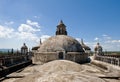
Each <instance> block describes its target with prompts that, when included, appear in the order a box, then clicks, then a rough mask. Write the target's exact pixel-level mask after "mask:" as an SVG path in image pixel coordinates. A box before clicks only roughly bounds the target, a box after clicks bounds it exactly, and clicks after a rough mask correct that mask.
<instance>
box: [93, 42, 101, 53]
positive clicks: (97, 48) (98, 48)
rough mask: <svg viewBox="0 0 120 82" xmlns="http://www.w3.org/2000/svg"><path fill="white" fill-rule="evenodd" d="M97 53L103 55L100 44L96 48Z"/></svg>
mask: <svg viewBox="0 0 120 82" xmlns="http://www.w3.org/2000/svg"><path fill="white" fill-rule="evenodd" d="M94 51H95V53H98V54H101V53H102V46H100V44H99V43H97V45H96V46H95V48H94Z"/></svg>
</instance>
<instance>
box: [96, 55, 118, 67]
mask: <svg viewBox="0 0 120 82" xmlns="http://www.w3.org/2000/svg"><path fill="white" fill-rule="evenodd" d="M95 60H98V61H102V62H106V63H110V64H113V65H116V66H120V58H116V57H110V56H101V55H95Z"/></svg>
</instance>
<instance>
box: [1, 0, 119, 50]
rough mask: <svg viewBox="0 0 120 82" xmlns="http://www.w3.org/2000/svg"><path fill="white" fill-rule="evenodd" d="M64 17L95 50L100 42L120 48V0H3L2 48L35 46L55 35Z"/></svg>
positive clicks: (70, 28)
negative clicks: (24, 45) (25, 45)
mask: <svg viewBox="0 0 120 82" xmlns="http://www.w3.org/2000/svg"><path fill="white" fill-rule="evenodd" d="M61 19H62V20H63V22H64V24H65V25H66V26H67V27H66V28H67V31H68V35H69V36H72V37H74V38H76V39H77V40H80V39H81V38H83V40H84V42H85V44H87V45H88V46H90V47H91V48H92V50H93V48H94V46H95V44H96V42H100V44H101V45H102V46H103V50H112V51H120V37H119V35H120V0H0V48H14V49H20V47H21V46H22V44H23V43H24V42H25V43H26V44H27V46H28V47H29V48H32V47H33V46H36V45H38V44H39V39H40V38H41V39H42V41H44V40H45V39H46V38H48V37H50V36H54V35H55V31H56V26H57V24H58V23H59V21H60V20H61Z"/></svg>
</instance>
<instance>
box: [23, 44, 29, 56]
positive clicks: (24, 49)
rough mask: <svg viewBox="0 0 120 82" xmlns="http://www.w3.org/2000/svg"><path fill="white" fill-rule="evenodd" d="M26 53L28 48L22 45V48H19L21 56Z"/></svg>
mask: <svg viewBox="0 0 120 82" xmlns="http://www.w3.org/2000/svg"><path fill="white" fill-rule="evenodd" d="M27 52H28V47H27V46H26V44H25V43H24V44H23V46H22V47H21V53H22V54H26V53H27Z"/></svg>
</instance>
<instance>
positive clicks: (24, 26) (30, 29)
mask: <svg viewBox="0 0 120 82" xmlns="http://www.w3.org/2000/svg"><path fill="white" fill-rule="evenodd" d="M18 31H19V32H36V31H40V29H35V28H34V27H32V26H30V25H27V24H21V25H20V26H19V27H18Z"/></svg>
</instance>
